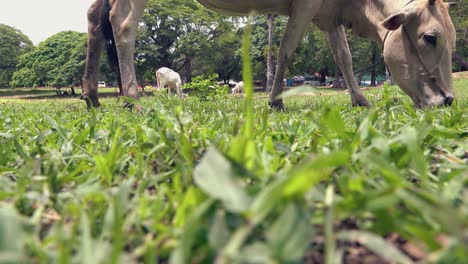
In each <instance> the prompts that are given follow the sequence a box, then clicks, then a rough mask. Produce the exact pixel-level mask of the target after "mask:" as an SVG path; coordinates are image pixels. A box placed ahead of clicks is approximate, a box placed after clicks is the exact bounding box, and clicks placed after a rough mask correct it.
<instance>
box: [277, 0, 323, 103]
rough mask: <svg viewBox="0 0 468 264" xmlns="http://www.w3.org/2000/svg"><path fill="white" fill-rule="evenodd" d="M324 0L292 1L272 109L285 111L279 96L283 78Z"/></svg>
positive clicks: (279, 60)
mask: <svg viewBox="0 0 468 264" xmlns="http://www.w3.org/2000/svg"><path fill="white" fill-rule="evenodd" d="M322 1H323V0H312V1H292V4H291V10H290V15H289V20H288V25H287V26H286V29H285V31H284V34H283V38H282V39H281V45H280V49H279V51H278V62H277V66H276V73H275V80H274V82H273V89H272V90H271V93H270V107H272V108H276V109H283V108H284V105H283V100H282V99H281V98H278V96H279V95H280V94H281V93H282V91H283V78H284V74H285V72H286V68H287V66H288V64H289V61H290V59H291V56H292V54H293V52H294V51H295V50H296V48H297V45H298V44H299V41H300V39H301V37H302V35H303V33H304V32H305V29H306V28H307V26H308V25H309V24H310V23H311V22H312V18H313V17H314V16H315V13H316V12H317V10H318V9H319V8H320V5H321V4H322Z"/></svg>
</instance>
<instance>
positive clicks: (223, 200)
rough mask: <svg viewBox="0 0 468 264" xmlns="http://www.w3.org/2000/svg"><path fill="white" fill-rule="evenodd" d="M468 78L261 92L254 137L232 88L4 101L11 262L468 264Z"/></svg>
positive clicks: (2, 184)
mask: <svg viewBox="0 0 468 264" xmlns="http://www.w3.org/2000/svg"><path fill="white" fill-rule="evenodd" d="M466 87H468V79H460V80H457V81H456V82H455V88H456V94H457V100H456V103H455V104H454V105H453V106H452V107H449V108H440V109H425V110H418V109H414V108H413V107H412V105H411V103H410V100H409V98H408V97H407V96H405V95H403V94H402V93H401V92H400V91H399V90H398V89H397V88H396V87H390V88H386V89H376V90H368V91H365V94H366V96H367V97H368V98H369V99H370V101H371V102H373V103H374V106H373V107H372V108H370V109H365V108H352V107H350V99H349V97H348V96H347V95H342V94H339V95H333V96H320V97H299V96H296V97H290V98H286V107H287V109H286V111H284V112H272V111H270V110H269V109H268V107H267V103H266V101H265V100H264V99H257V100H254V103H253V112H254V115H253V118H254V119H253V124H254V125H253V128H249V129H251V130H252V131H253V134H251V133H250V132H246V131H245V126H244V123H245V120H247V119H248V118H249V117H247V116H245V114H244V107H245V105H244V101H243V99H241V98H239V97H234V96H224V97H219V98H215V99H214V100H212V101H207V102H200V101H199V100H198V99H197V98H193V97H189V98H187V99H185V100H179V99H177V98H176V97H169V96H162V95H159V96H155V97H144V98H143V99H142V104H143V106H144V109H145V110H144V111H143V112H142V113H135V112H130V111H127V110H125V109H123V108H122V107H121V106H122V102H119V101H117V100H116V99H114V98H105V99H103V100H102V101H103V107H102V108H100V109H97V110H92V111H89V112H88V111H86V109H85V104H84V103H83V102H82V101H79V100H78V99H76V100H75V99H73V100H66V101H63V100H59V99H48V100H41V101H37V100H21V99H11V98H6V99H5V98H3V99H0V146H1V147H0V262H2V263H3V262H10V263H18V262H28V263H30V262H33V263H51V262H52V263H57V262H60V263H70V262H79V263H108V262H109V263H116V262H124V263H135V262H148V263H166V262H170V263H213V262H217V263H247V262H249V263H250V262H255V263H296V262H306V261H309V262H311V263H314V260H315V261H317V260H321V261H323V259H324V258H325V256H326V259H327V260H328V261H329V263H331V262H334V261H337V260H338V259H342V260H344V261H345V262H347V263H350V262H351V261H352V259H353V257H354V258H356V257H359V258H360V260H361V261H363V262H365V261H368V262H372V260H374V261H375V260H376V259H380V260H382V259H386V260H389V261H392V262H398V263H410V262H412V261H416V260H422V261H423V262H439V263H463V262H465V261H466V259H467V258H468V256H467V255H466V254H467V253H466V252H468V249H467V248H466V239H467V234H468V233H467V232H468V220H467V219H468V204H467V203H468V199H467V198H468V188H467V186H468V174H467V160H468V158H467V152H466V150H467V149H468V141H467V135H468V130H467V127H468V122H467V120H468V119H467V106H468V90H467V89H466ZM356 242H358V244H356ZM356 252H358V253H359V252H360V253H359V254H361V255H359V256H357V255H356V254H358V253H356ZM363 252H364V253H363ZM415 252H416V253H415Z"/></svg>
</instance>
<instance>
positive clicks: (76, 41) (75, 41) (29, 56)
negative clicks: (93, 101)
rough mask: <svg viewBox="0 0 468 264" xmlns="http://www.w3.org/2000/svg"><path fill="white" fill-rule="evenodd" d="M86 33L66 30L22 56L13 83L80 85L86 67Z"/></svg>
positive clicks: (13, 84) (15, 84)
mask: <svg viewBox="0 0 468 264" xmlns="http://www.w3.org/2000/svg"><path fill="white" fill-rule="evenodd" d="M85 58H86V34H84V33H78V32H74V31H63V32H60V33H57V34H55V35H53V36H52V37H50V38H48V39H47V40H45V41H43V42H41V43H40V44H39V45H38V47H37V48H36V49H34V50H33V51H31V52H28V53H26V54H24V55H23V56H21V57H20V59H19V64H18V69H17V71H16V72H15V73H14V74H13V78H12V81H11V85H12V86H14V87H19V86H22V87H25V86H26V87H31V86H46V85H48V86H56V87H64V86H67V85H78V84H80V83H81V77H82V74H83V71H84V64H85Z"/></svg>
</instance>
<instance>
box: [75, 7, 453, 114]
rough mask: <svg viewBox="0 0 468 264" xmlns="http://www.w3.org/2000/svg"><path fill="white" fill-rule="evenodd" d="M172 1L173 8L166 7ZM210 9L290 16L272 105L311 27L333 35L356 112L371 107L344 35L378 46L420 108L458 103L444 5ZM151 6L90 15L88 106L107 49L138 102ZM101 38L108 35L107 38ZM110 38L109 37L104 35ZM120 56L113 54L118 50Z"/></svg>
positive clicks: (91, 11)
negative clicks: (141, 46) (144, 22)
mask: <svg viewBox="0 0 468 264" xmlns="http://www.w3.org/2000/svg"><path fill="white" fill-rule="evenodd" d="M168 1H170V0H168ZM198 1H199V2H200V3H201V4H202V5H204V6H206V7H207V8H209V9H211V10H214V11H218V12H222V13H226V14H231V15H247V14H249V13H250V12H252V11H255V12H257V13H260V14H279V15H287V16H289V21H288V25H287V27H286V30H285V32H284V35H283V38H282V41H281V46H280V49H279V52H278V60H277V61H278V62H277V67H276V74H275V80H274V84H273V89H272V91H271V94H270V105H271V106H272V107H275V108H283V102H282V99H281V98H279V97H278V95H280V94H281V92H282V89H283V87H282V83H283V82H282V80H283V78H284V74H285V70H286V68H287V66H288V64H289V61H290V58H291V56H292V54H293V52H294V50H295V49H296V47H297V45H298V43H299V41H300V39H301V36H302V34H303V32H304V31H305V29H306V27H307V26H308V25H309V23H311V22H313V23H314V24H315V25H317V26H318V27H319V28H320V29H321V30H322V31H324V32H325V33H326V34H327V37H328V40H329V44H330V47H331V49H332V51H333V55H334V57H335V61H336V63H337V64H338V66H339V67H340V69H341V70H342V72H343V75H344V77H345V81H346V84H347V86H348V89H349V92H350V95H351V101H352V104H353V105H360V106H368V105H369V102H368V101H367V99H366V98H365V97H364V96H363V94H362V93H361V91H360V90H359V88H358V84H357V82H356V79H355V77H354V75H353V67H352V60H351V53H350V50H349V47H348V43H347V40H346V35H345V31H344V27H350V28H352V29H353V32H354V33H355V34H357V35H359V36H361V37H364V38H367V39H371V40H373V41H376V42H377V43H379V44H380V45H381V46H382V47H383V49H384V58H385V60H386V63H387V65H388V68H389V69H390V71H391V72H392V74H393V77H394V78H395V80H396V82H397V84H398V85H399V86H400V87H401V89H403V91H405V92H406V93H407V94H408V95H409V96H410V97H411V99H413V101H414V103H415V105H416V106H418V107H424V106H440V105H444V104H448V105H450V104H451V103H452V101H453V97H454V94H453V87H452V75H451V70H452V61H451V58H452V51H453V49H454V46H455V29H454V26H453V24H452V21H451V18H450V16H449V14H448V7H449V6H450V4H448V3H443V2H442V0H352V1H351V0H198ZM146 2H147V0H95V2H94V3H93V4H92V6H91V7H90V9H89V12H88V20H89V39H88V54H87V58H86V70H85V77H84V92H83V98H84V99H86V101H87V103H88V106H91V105H93V106H99V101H98V98H97V76H98V73H97V71H98V63H99V54H100V50H101V47H102V44H103V43H104V42H105V41H106V42H107V44H108V46H111V48H109V49H108V50H109V51H111V53H112V51H114V55H115V56H116V57H117V58H118V66H119V67H118V69H119V71H120V77H121V84H122V85H121V86H122V87H121V90H122V92H123V94H124V95H125V96H130V97H133V98H137V99H138V89H137V82H136V77H135V67H134V61H133V59H134V55H133V54H134V50H135V36H136V30H137V27H138V21H139V19H140V16H141V15H142V13H143V10H144V8H145V5H146ZM101 30H102V31H104V33H105V34H102V33H101ZM106 32H107V33H106ZM114 44H115V46H116V49H113V48H112V45H114Z"/></svg>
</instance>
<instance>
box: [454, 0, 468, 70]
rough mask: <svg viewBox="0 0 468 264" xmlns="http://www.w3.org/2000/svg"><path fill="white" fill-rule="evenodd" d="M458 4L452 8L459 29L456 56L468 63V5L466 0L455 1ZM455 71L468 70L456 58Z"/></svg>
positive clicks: (456, 26) (456, 27) (455, 23)
mask: <svg viewBox="0 0 468 264" xmlns="http://www.w3.org/2000/svg"><path fill="white" fill-rule="evenodd" d="M455 3H456V5H455V6H454V7H452V8H451V9H450V15H451V17H452V22H453V24H454V26H455V29H456V30H457V45H456V48H455V53H456V55H457V56H456V57H459V58H462V59H464V60H465V63H468V62H467V60H468V17H467V13H468V5H467V3H466V1H464V0H458V1H455ZM453 68H454V71H460V70H464V71H466V70H468V68H463V67H462V65H461V63H460V61H459V60H457V59H455V60H454V61H453Z"/></svg>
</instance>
